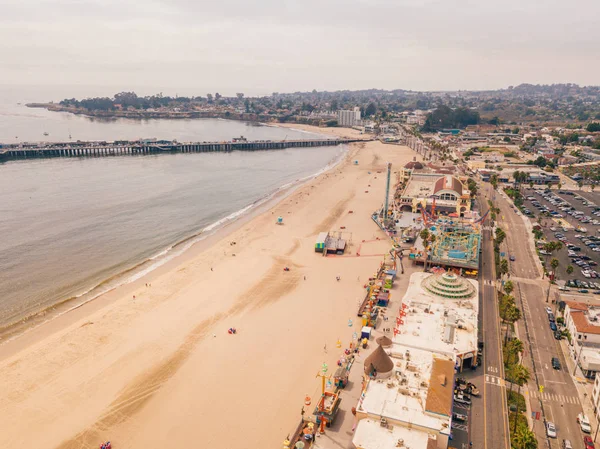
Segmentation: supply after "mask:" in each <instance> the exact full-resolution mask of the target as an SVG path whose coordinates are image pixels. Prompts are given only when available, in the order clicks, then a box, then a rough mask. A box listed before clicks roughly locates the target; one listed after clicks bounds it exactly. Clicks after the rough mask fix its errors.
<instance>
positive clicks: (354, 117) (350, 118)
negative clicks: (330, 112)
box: [338, 107, 360, 127]
mask: <svg viewBox="0 0 600 449" xmlns="http://www.w3.org/2000/svg"><path fill="white" fill-rule="evenodd" d="M359 124H360V108H359V107H355V108H354V109H353V110H352V111H347V110H343V109H340V110H339V111H338V125H339V126H349V127H352V126H356V125H359Z"/></svg>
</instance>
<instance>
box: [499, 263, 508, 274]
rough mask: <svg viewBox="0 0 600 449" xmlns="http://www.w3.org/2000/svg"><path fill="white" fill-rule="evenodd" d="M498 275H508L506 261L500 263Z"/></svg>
mask: <svg viewBox="0 0 600 449" xmlns="http://www.w3.org/2000/svg"><path fill="white" fill-rule="evenodd" d="M500 274H501V275H502V276H504V275H505V274H508V261H507V260H506V259H502V260H501V261H500Z"/></svg>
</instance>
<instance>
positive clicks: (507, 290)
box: [504, 267, 573, 295]
mask: <svg viewBox="0 0 600 449" xmlns="http://www.w3.org/2000/svg"><path fill="white" fill-rule="evenodd" d="M571 268H573V267H571ZM514 289H515V285H514V284H513V282H512V281H506V282H505V283H504V292H505V293H506V294H507V295H510V294H511V293H512V292H513V290H514Z"/></svg>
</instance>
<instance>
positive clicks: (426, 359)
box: [353, 345, 454, 449]
mask: <svg viewBox="0 0 600 449" xmlns="http://www.w3.org/2000/svg"><path fill="white" fill-rule="evenodd" d="M391 357H392V361H393V362H394V371H393V374H392V376H391V377H388V378H386V379H380V378H379V377H376V378H370V379H369V380H368V381H367V385H366V387H365V389H364V392H363V394H362V396H361V399H360V400H359V401H358V406H357V407H356V416H357V418H358V419H359V423H358V425H357V429H356V434H355V437H354V439H353V443H354V445H355V446H356V447H360V448H362V449H378V448H383V447H396V446H395V445H392V446H382V445H381V444H382V440H383V441H385V440H389V438H390V436H389V435H388V436H387V437H386V435H385V433H378V432H375V430H374V429H373V428H372V423H373V422H376V423H377V425H378V426H383V427H384V428H386V429H387V430H388V431H389V429H390V428H392V429H393V436H394V438H395V439H396V441H394V443H396V442H397V441H398V440H400V439H403V440H405V441H410V440H411V439H412V438H415V439H417V440H418V441H419V442H420V444H419V445H418V446H410V445H409V447H414V448H417V447H418V448H425V447H429V444H432V445H433V447H434V448H437V449H446V448H447V447H448V440H449V437H450V429H451V420H452V400H453V390H454V360H453V358H452V357H448V356H444V355H442V354H434V353H432V352H431V351H428V350H419V349H413V348H407V347H403V346H399V345H398V346H394V347H393V348H392V349H391ZM430 440H433V441H432V442H430ZM424 443H425V444H424Z"/></svg>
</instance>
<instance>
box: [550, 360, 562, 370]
mask: <svg viewBox="0 0 600 449" xmlns="http://www.w3.org/2000/svg"><path fill="white" fill-rule="evenodd" d="M552 368H554V369H556V370H559V369H560V360H558V358H556V357H552Z"/></svg>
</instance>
